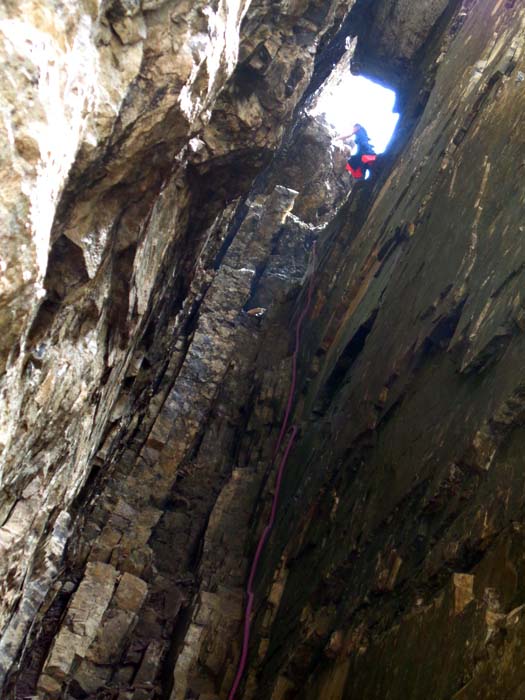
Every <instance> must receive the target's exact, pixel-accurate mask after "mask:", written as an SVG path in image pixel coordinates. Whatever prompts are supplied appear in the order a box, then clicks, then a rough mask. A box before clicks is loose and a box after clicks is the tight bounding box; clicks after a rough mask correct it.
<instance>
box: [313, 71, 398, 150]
mask: <svg viewBox="0 0 525 700" xmlns="http://www.w3.org/2000/svg"><path fill="white" fill-rule="evenodd" d="M395 99H396V95H395V92H394V91H393V90H388V89H387V88H384V87H383V86H382V85H379V84H378V83H374V82H372V81H371V80H368V79H367V78H363V77H362V76H356V75H352V74H351V73H350V72H348V73H346V74H345V75H344V76H343V78H342V80H341V82H340V83H339V84H338V85H336V86H335V87H333V88H332V89H330V90H327V91H326V94H324V93H323V94H322V95H321V97H320V99H319V102H318V104H317V108H316V110H315V114H322V113H323V112H324V113H325V115H326V120H327V122H328V123H329V124H332V126H333V127H334V128H335V130H336V131H337V133H338V135H344V134H349V133H350V131H351V130H352V126H353V125H354V124H355V123H356V122H357V123H359V124H362V125H363V126H364V127H365V129H366V130H367V132H368V135H369V137H370V140H371V141H372V144H373V145H374V148H375V150H376V153H382V152H383V151H384V150H385V148H386V147H387V145H388V142H389V141H390V138H391V137H392V134H393V133H394V129H395V128H396V124H397V120H398V119H399V114H395V113H394V112H393V111H392V110H393V108H394V102H395Z"/></svg>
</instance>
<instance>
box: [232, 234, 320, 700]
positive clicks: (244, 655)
mask: <svg viewBox="0 0 525 700" xmlns="http://www.w3.org/2000/svg"><path fill="white" fill-rule="evenodd" d="M315 253H316V249H315V242H314V244H313V247H312V266H313V269H315ZM313 283H314V274H313V270H312V273H311V276H310V284H309V285H308V295H307V298H306V304H305V305H304V308H303V310H302V312H301V314H300V316H299V319H298V321H297V324H296V326H295V349H294V353H293V357H292V381H291V383H290V391H289V393H288V401H287V403H286V410H285V412H284V418H283V422H282V425H281V430H280V432H279V437H278V438H277V443H276V445H275V450H274V453H273V459H272V463H273V462H274V461H275V458H276V456H277V454H278V452H279V450H280V449H281V444H282V441H283V438H284V436H285V433H286V431H287V429H288V422H289V420H290V414H291V412H292V405H293V400H294V395H295V388H296V383H297V358H298V356H299V350H300V346H301V327H302V325H303V322H304V319H305V318H306V316H307V314H308V312H309V311H310V306H311V304H312V297H313V289H314V284H313ZM297 432H298V428H297V426H296V425H294V426H293V428H292V433H291V435H290V439H289V440H288V444H287V445H286V449H285V451H284V454H283V456H282V459H281V461H280V462H279V467H278V469H277V478H276V481H275V492H274V495H273V500H272V509H271V512H270V518H269V520H268V524H267V525H266V527H265V528H264V531H263V533H262V535H261V537H260V538H259V542H258V544H257V549H256V550H255V554H254V557H253V560H252V566H251V569H250V577H249V578H248V584H247V586H246V594H247V602H246V610H245V613H244V633H243V640H242V652H241V658H240V660H239V666H238V668H237V673H236V675H235V680H234V681H233V685H232V687H231V690H230V694H229V695H228V700H235V695H236V693H237V690H238V688H239V684H240V682H241V680H242V677H243V675H244V670H245V668H246V661H247V659H248V646H249V644H250V629H251V615H252V610H253V603H254V597H255V596H254V592H253V582H254V579H255V574H256V573H257V567H258V566H259V559H260V558H261V554H262V551H263V549H264V545H265V544H266V540H267V539H268V535H269V534H270V531H271V529H272V527H273V524H274V522H275V516H276V514H277V504H278V501H279V492H280V490H281V481H282V478H283V473H284V468H285V466H286V462H287V461H288V455H289V454H290V450H291V449H292V445H293V443H294V441H295V438H296V436H297Z"/></svg>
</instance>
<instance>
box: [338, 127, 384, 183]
mask: <svg viewBox="0 0 525 700" xmlns="http://www.w3.org/2000/svg"><path fill="white" fill-rule="evenodd" d="M338 140H339V141H342V142H343V143H346V144H347V145H349V146H351V147H353V146H354V145H355V146H357V151H356V152H355V153H354V155H352V156H350V158H349V159H348V161H347V164H346V169H347V170H348V172H349V173H351V174H352V175H353V177H354V178H355V179H356V180H363V179H364V177H365V175H366V172H367V171H368V172H371V166H370V164H371V163H375V161H376V159H377V155H376V152H375V151H374V147H373V146H372V144H371V143H370V139H369V138H368V134H367V133H366V129H365V128H364V127H363V126H361V124H354V128H353V129H352V131H351V132H350V133H349V134H347V135H346V136H340V137H339V139H338Z"/></svg>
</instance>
